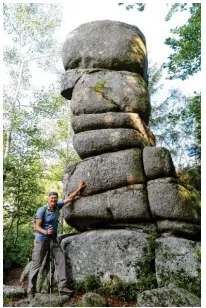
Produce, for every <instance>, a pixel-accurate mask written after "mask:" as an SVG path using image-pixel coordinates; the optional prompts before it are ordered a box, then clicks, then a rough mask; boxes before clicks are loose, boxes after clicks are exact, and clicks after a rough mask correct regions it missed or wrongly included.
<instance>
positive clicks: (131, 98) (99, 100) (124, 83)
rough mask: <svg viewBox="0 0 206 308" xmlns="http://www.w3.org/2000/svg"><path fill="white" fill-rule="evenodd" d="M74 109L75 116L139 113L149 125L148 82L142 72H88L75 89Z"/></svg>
mask: <svg viewBox="0 0 206 308" xmlns="http://www.w3.org/2000/svg"><path fill="white" fill-rule="evenodd" d="M71 110H72V112H73V114H74V115H81V114H94V113H95V114H96V113H97V114H99V113H105V112H131V113H138V114H139V116H140V117H141V119H142V120H143V121H144V122H145V123H146V124H147V123H148V121H149V115H150V98H149V92H148V88H147V84H146V83H145V82H144V80H143V79H142V77H141V76H140V75H138V74H134V73H129V72H114V71H108V70H102V71H98V72H92V73H89V74H88V73H85V74H83V75H82V77H81V78H80V79H79V81H78V82H77V83H76V85H75V87H74V89H73V93H72V99H71Z"/></svg>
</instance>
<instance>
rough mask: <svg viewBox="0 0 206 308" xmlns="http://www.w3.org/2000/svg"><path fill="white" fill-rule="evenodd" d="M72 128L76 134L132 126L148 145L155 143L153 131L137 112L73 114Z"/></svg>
mask: <svg viewBox="0 0 206 308" xmlns="http://www.w3.org/2000/svg"><path fill="white" fill-rule="evenodd" d="M72 128H73V130H74V132H75V133H76V134H77V133H81V132H84V131H87V130H96V129H104V128H134V129H136V130H137V131H139V132H140V133H141V134H142V136H143V137H144V139H146V140H147V142H148V144H149V145H152V146H154V145H155V137H154V135H153V133H152V132H151V130H150V129H149V128H148V127H147V126H146V125H145V123H144V121H143V120H142V119H141V118H140V116H139V115H138V114H137V113H132V112H128V113H124V112H107V113H99V114H98V113H97V114H83V115H79V116H74V117H73V119H72Z"/></svg>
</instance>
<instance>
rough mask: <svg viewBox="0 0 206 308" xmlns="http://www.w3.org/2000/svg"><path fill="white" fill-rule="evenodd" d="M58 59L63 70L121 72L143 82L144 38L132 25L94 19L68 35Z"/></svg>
mask: <svg viewBox="0 0 206 308" xmlns="http://www.w3.org/2000/svg"><path fill="white" fill-rule="evenodd" d="M100 38H101V39H100ZM62 60H63V65H64V68H65V70H68V69H74V68H106V69H111V70H117V71H121V70H125V71H130V72H135V73H139V74H140V75H141V76H142V77H143V78H144V79H145V80H146V81H147V66H148V64H147V51H146V42H145V38H144V35H143V34H142V33H141V31H140V30H139V28H137V27H136V26H133V25H128V24H126V23H123V22H120V21H111V20H97V21H92V22H89V23H85V24H82V25H80V26H79V27H78V28H76V29H75V30H73V31H72V32H70V33H69V34H68V36H67V38H66V41H65V43H64V46H63V52H62Z"/></svg>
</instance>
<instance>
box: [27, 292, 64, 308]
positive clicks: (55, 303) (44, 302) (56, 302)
mask: <svg viewBox="0 0 206 308" xmlns="http://www.w3.org/2000/svg"><path fill="white" fill-rule="evenodd" d="M69 298H70V297H69V296H67V295H63V296H58V295H54V294H51V301H50V295H49V294H36V295H35V297H34V299H33V300H32V301H31V303H30V305H29V307H63V305H64V303H65V302H66V301H68V299H69Z"/></svg>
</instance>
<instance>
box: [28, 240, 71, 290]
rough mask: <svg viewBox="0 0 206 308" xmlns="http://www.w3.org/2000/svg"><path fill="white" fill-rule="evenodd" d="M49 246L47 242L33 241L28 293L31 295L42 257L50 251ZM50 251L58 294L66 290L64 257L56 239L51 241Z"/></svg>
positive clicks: (34, 287)
mask: <svg viewBox="0 0 206 308" xmlns="http://www.w3.org/2000/svg"><path fill="white" fill-rule="evenodd" d="M49 246H50V242H49V240H46V241H40V240H35V242H34V250H33V253H32V262H31V268H30V273H29V286H28V293H33V294H35V293H36V281H37V276H38V272H39V269H40V267H41V264H42V262H43V260H44V257H45V256H46V253H47V251H49V249H50V247H49ZM52 249H53V257H54V264H55V269H56V273H57V279H58V289H59V292H60V293H61V291H63V289H67V277H66V261H65V256H64V254H63V252H62V249H61V247H60V245H59V243H58V241H57V239H54V240H53V247H52Z"/></svg>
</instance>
